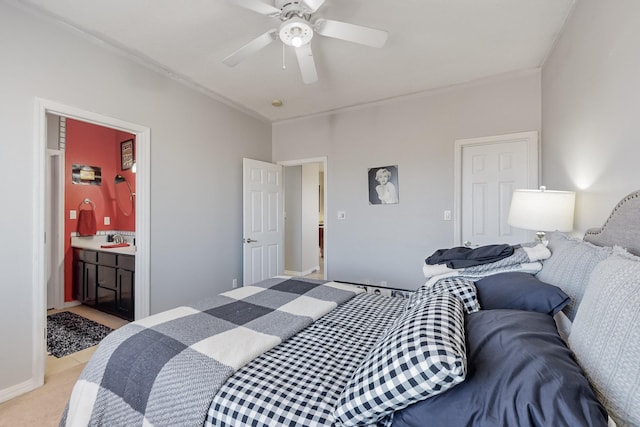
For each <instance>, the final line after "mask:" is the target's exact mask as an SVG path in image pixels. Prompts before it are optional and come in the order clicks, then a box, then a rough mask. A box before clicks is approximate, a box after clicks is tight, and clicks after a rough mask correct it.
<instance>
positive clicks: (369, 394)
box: [334, 292, 467, 426]
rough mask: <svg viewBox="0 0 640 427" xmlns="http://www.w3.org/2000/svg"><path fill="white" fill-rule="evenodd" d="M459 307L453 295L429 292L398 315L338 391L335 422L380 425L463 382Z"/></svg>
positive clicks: (461, 309)
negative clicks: (411, 405)
mask: <svg viewBox="0 0 640 427" xmlns="http://www.w3.org/2000/svg"><path fill="white" fill-rule="evenodd" d="M466 370H467V359H466V353H465V338H464V311H463V308H462V303H461V302H460V300H459V299H458V298H456V297H455V296H453V295H451V294H449V293H446V292H445V293H441V294H435V295H431V296H428V297H427V298H425V299H423V300H422V301H420V302H419V303H418V304H417V305H416V306H415V307H413V308H412V309H411V310H409V311H406V312H405V313H404V314H402V315H401V316H400V318H399V319H398V321H397V322H396V323H395V325H394V326H392V327H391V328H390V329H389V330H388V331H387V332H386V335H385V336H384V337H383V338H382V339H381V340H380V341H379V342H378V343H377V344H376V346H375V347H374V348H373V349H372V350H371V352H370V353H369V355H368V356H367V358H366V359H365V360H364V361H363V362H362V364H361V365H360V367H359V368H358V369H357V370H356V372H355V373H354V375H353V377H352V378H351V380H350V381H349V383H348V384H347V386H346V387H345V389H344V390H343V391H342V394H341V395H340V398H339V399H338V403H337V405H336V408H335V412H334V415H335V418H336V422H337V424H338V425H342V426H355V425H363V424H373V423H376V422H378V421H382V422H383V423H384V421H385V420H387V421H388V420H389V418H390V415H391V414H392V413H393V412H394V411H396V410H398V409H401V408H404V407H406V406H408V405H410V404H411V403H414V402H417V401H419V400H424V399H426V398H428V397H430V396H434V395H436V394H439V393H442V392H444V391H446V390H448V389H450V388H451V387H453V386H455V385H456V384H458V383H460V382H462V381H464V379H465V376H466Z"/></svg>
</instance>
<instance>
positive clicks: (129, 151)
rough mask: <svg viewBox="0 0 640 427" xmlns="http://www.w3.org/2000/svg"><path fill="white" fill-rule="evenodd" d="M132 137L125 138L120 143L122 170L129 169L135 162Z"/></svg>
mask: <svg viewBox="0 0 640 427" xmlns="http://www.w3.org/2000/svg"><path fill="white" fill-rule="evenodd" d="M135 161H136V160H135V156H134V145H133V139H127V140H126V141H122V142H121V143H120V162H121V165H122V170H127V169H131V167H132V166H133V164H134V163H135Z"/></svg>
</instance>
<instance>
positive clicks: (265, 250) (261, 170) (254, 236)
mask: <svg viewBox="0 0 640 427" xmlns="http://www.w3.org/2000/svg"><path fill="white" fill-rule="evenodd" d="M242 166H243V247H244V249H243V284H244V285H245V286H246V285H250V284H252V283H255V282H258V281H260V280H263V279H266V278H269V277H273V276H277V275H281V274H283V272H284V201H283V198H284V197H283V188H282V166H280V165H274V164H272V163H266V162H260V161H258V160H251V159H243V165H242Z"/></svg>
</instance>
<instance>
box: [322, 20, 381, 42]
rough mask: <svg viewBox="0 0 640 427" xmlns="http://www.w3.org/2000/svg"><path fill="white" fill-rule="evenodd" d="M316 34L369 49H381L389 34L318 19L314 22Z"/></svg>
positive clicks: (345, 23) (373, 29)
mask: <svg viewBox="0 0 640 427" xmlns="http://www.w3.org/2000/svg"><path fill="white" fill-rule="evenodd" d="M314 25H315V27H316V32H317V33H318V34H320V35H322V36H327V37H333V38H336V39H340V40H346V41H349V42H353V43H360V44H364V45H367V46H371V47H382V46H384V44H385V43H386V41H387V36H388V35H389V33H387V32H386V31H383V30H376V29H375V28H369V27H362V26H360V25H355V24H349V23H347V22H340V21H333V20H331V19H318V20H316V22H315V24H314Z"/></svg>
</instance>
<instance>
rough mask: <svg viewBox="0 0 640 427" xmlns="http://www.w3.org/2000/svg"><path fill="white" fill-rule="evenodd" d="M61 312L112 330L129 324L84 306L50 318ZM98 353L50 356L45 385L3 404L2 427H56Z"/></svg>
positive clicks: (1, 404) (52, 311)
mask: <svg viewBox="0 0 640 427" xmlns="http://www.w3.org/2000/svg"><path fill="white" fill-rule="evenodd" d="M59 311H70V312H73V313H76V314H79V315H80V316H84V317H86V318H87V319H91V320H93V321H95V322H98V323H102V324H103V325H106V326H109V327H110V328H112V329H118V328H119V327H121V326H122V325H125V324H127V323H129V322H127V321H126V320H123V319H120V318H118V317H115V316H112V315H110V314H107V313H103V312H101V311H98V310H94V309H93V308H91V307H87V306H84V305H78V306H75V307H71V308H69V309H66V310H50V311H49V312H48V314H51V313H56V312H59ZM95 350H96V346H94V347H89V348H87V349H84V350H82V351H79V352H77V353H73V354H70V355H68V356H64V357H61V358H56V357H54V356H47V365H46V372H45V378H44V385H43V386H42V387H40V388H38V389H36V390H33V391H31V392H29V393H26V394H23V395H21V396H18V397H16V398H14V399H11V400H9V401H7V402H3V403H0V427H22V426H42V427H49V426H51V427H54V426H57V425H58V423H59V422H60V417H61V416H62V411H64V407H65V405H66V404H67V400H68V399H69V396H70V395H71V389H72V388H73V385H74V383H75V382H76V380H77V379H78V377H79V376H80V373H81V372H82V370H83V369H84V367H85V366H86V364H87V361H88V360H89V358H90V357H91V356H92V355H93V353H94V352H95Z"/></svg>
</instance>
